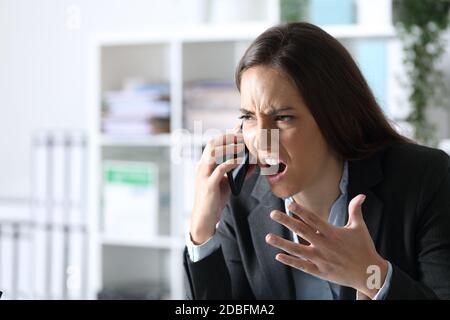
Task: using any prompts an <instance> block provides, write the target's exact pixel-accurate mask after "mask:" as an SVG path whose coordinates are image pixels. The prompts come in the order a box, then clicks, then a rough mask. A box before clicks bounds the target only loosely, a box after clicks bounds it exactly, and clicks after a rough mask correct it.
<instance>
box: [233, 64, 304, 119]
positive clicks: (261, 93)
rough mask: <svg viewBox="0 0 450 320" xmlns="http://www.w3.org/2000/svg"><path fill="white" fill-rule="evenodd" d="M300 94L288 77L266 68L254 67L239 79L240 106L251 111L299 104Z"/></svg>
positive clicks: (280, 72)
mask: <svg viewBox="0 0 450 320" xmlns="http://www.w3.org/2000/svg"><path fill="white" fill-rule="evenodd" d="M301 100H302V99H301V97H300V93H299V92H298V89H297V87H296V86H295V84H294V82H293V81H292V80H291V78H290V77H289V76H287V75H286V74H285V73H284V72H282V71H279V70H277V69H274V68H272V67H268V66H255V67H252V68H249V69H248V70H246V71H244V72H243V74H242V77H241V106H242V108H245V109H248V110H251V109H254V108H255V107H256V108H257V109H259V110H262V109H267V110H268V109H273V108H274V107H276V106H280V105H296V104H301Z"/></svg>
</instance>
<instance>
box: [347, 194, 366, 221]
mask: <svg viewBox="0 0 450 320" xmlns="http://www.w3.org/2000/svg"><path fill="white" fill-rule="evenodd" d="M364 200H366V196H365V195H364V194H358V195H357V196H356V197H354V198H353V199H352V201H350V203H349V205H348V223H347V225H352V224H360V223H364V219H363V215H362V208H361V207H362V204H363V202H364Z"/></svg>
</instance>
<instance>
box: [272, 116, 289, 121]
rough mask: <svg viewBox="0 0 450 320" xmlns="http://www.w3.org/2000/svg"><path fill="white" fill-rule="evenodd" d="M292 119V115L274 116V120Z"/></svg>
mask: <svg viewBox="0 0 450 320" xmlns="http://www.w3.org/2000/svg"><path fill="white" fill-rule="evenodd" d="M292 119H294V117H293V116H276V117H275V121H283V122H287V121H291V120H292Z"/></svg>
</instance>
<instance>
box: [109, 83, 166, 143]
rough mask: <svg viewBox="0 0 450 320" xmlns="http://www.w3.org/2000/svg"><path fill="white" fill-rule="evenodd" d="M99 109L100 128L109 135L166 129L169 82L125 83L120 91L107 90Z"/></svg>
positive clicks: (146, 132)
mask: <svg viewBox="0 0 450 320" xmlns="http://www.w3.org/2000/svg"><path fill="white" fill-rule="evenodd" d="M103 111H104V112H103V119H102V130H103V132H104V133H106V134H109V135H149V134H157V133H164V132H169V129H170V121H169V118H170V93H169V85H167V84H147V85H141V86H137V87H136V86H133V87H131V86H126V89H124V90H121V91H108V92H106V93H105V95H104V110H103Z"/></svg>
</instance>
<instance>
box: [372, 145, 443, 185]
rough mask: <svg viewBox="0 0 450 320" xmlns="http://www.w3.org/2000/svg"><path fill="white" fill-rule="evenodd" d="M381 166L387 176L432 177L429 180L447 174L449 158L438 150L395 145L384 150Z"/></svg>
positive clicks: (417, 146)
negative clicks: (391, 174) (392, 174)
mask: <svg viewBox="0 0 450 320" xmlns="http://www.w3.org/2000/svg"><path fill="white" fill-rule="evenodd" d="M381 165H382V167H383V169H384V170H383V171H385V173H388V174H389V173H397V174H403V175H407V176H411V175H414V176H416V175H428V176H429V175H432V177H431V178H433V177H436V178H438V177H439V176H441V177H443V176H445V175H446V174H447V173H448V170H449V168H450V157H449V156H448V155H447V154H446V153H445V152H444V151H442V150H439V149H435V148H430V147H426V146H422V145H418V144H412V143H397V144H393V145H391V146H389V147H387V148H386V149H385V150H384V152H383V157H382V161H381ZM386 171H387V172H386Z"/></svg>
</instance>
